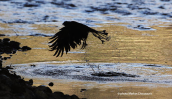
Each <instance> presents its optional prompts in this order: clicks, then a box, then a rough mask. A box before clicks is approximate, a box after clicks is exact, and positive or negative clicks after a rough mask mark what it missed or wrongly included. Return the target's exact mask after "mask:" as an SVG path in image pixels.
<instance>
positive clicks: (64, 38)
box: [49, 21, 110, 57]
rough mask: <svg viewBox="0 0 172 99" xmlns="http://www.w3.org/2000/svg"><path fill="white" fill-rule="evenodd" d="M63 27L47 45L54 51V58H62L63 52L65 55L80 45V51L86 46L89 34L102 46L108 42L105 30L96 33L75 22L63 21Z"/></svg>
mask: <svg viewBox="0 0 172 99" xmlns="http://www.w3.org/2000/svg"><path fill="white" fill-rule="evenodd" d="M63 25H64V27H63V28H61V29H60V31H59V32H57V33H56V34H55V35H54V36H53V37H51V38H50V39H52V40H51V41H50V42H49V43H52V45H50V48H51V50H50V51H54V50H56V52H55V54H54V56H56V57H58V56H59V55H60V54H61V56H63V52H64V50H65V51H66V54H67V52H68V51H70V49H71V47H72V48H73V49H75V48H76V47H77V45H81V43H82V47H81V49H84V48H85V47H86V46H87V43H86V40H87V37H88V33H89V32H91V33H92V34H93V35H94V36H95V37H97V38H98V39H100V40H101V41H102V44H103V43H104V42H105V41H108V40H109V39H110V37H108V33H106V31H105V30H103V31H96V30H95V29H92V28H90V27H88V26H86V25H84V24H81V23H78V22H75V21H65V22H64V23H63Z"/></svg>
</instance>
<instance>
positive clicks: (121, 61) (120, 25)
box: [0, 0, 172, 99]
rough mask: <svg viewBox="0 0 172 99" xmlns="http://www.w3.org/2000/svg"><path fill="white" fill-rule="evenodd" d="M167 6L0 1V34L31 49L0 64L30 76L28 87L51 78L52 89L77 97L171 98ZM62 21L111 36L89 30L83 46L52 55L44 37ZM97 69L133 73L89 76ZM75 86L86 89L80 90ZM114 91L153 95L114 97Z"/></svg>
mask: <svg viewBox="0 0 172 99" xmlns="http://www.w3.org/2000/svg"><path fill="white" fill-rule="evenodd" d="M171 4H172V1H171V0H115V1H114V0H106V1H102V0H94V1H93V0H82V1H81V0H51V1H50V0H0V6H1V9H0V34H5V35H6V36H4V37H0V38H5V37H8V38H10V39H11V40H15V41H18V42H21V46H29V47H31V48H32V50H31V51H27V52H17V53H16V54H15V55H13V56H12V58H11V59H9V60H7V61H4V62H3V65H4V66H6V65H11V66H14V68H15V69H16V70H15V71H16V72H17V74H20V75H22V76H23V77H24V78H25V79H26V80H28V79H31V78H32V79H34V85H41V84H44V85H48V83H49V82H54V84H55V85H54V86H53V87H51V89H53V91H62V92H64V93H66V94H71V95H72V94H76V95H78V96H80V97H81V98H87V99H96V98H97V99H105V98H107V97H108V99H120V98H131V99H133V98H139V99H145V97H147V98H156V99H158V98H159V99H163V98H164V99H169V98H171V97H172V96H171V95H172V94H171V92H172V87H171V84H172V80H171V79H172V78H171V77H172V73H171V71H172V70H171V66H172V52H171V49H172V34H171V33H172V26H171V21H172V20H171V19H172V12H171V10H172V8H171ZM66 20H74V21H78V22H81V23H84V24H86V25H88V26H91V27H93V28H95V29H97V30H106V31H107V32H108V33H109V35H110V36H111V40H110V41H108V42H105V44H101V42H100V41H99V40H98V39H95V38H94V37H93V35H92V34H89V37H88V46H87V47H86V49H84V50H81V49H80V47H78V48H77V49H75V50H71V51H70V52H69V53H68V54H67V55H66V54H64V56H63V57H57V58H56V57H54V56H53V54H54V52H50V51H49V47H48V45H49V44H48V41H49V38H50V36H52V35H53V34H54V33H56V32H57V31H58V30H59V29H60V28H61V27H62V25H61V24H62V23H63V21H66ZM3 56H9V55H6V54H5V55H3ZM31 65H36V67H32V66H31ZM90 66H93V69H92V68H91V67H90ZM97 66H100V69H98V68H97ZM59 69H60V70H61V71H60V72H59ZM69 70H70V71H69ZM99 71H101V72H102V71H103V72H105V71H113V72H124V73H127V74H133V75H138V76H139V77H135V78H133V77H123V76H122V77H119V76H117V77H96V76H92V75H90V74H91V73H94V72H99ZM58 73H61V74H64V75H62V76H59V74H58ZM86 78H87V79H86ZM100 78H101V79H100ZM81 89H87V91H84V92H80V90H81ZM119 92H135V93H137V92H144V93H152V94H153V95H149V96H143V95H136V96H133V95H129V96H125V95H124V96H120V95H118V93H119ZM95 96H96V97H95Z"/></svg>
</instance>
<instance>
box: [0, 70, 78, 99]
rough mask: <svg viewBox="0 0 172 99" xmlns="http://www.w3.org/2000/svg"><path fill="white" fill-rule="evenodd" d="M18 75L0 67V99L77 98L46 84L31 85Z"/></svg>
mask: <svg viewBox="0 0 172 99" xmlns="http://www.w3.org/2000/svg"><path fill="white" fill-rule="evenodd" d="M28 82H31V83H33V80H32V79H31V80H29V81H24V80H23V79H22V78H21V77H20V76H19V75H16V74H10V73H9V71H8V69H7V68H1V69H0V99H79V98H78V97H77V96H76V95H72V96H69V95H64V94H63V93H62V92H54V93H52V90H51V89H50V88H49V87H46V86H43V85H41V86H38V87H35V86H31V84H28Z"/></svg>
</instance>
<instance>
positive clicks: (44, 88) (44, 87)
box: [37, 85, 52, 93]
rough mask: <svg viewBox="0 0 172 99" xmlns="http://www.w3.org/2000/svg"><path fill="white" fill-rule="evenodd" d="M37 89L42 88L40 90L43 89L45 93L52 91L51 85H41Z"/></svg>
mask: <svg viewBox="0 0 172 99" xmlns="http://www.w3.org/2000/svg"><path fill="white" fill-rule="evenodd" d="M37 89H38V90H40V91H43V92H45V93H52V91H51V89H50V88H49V87H46V86H42V85H40V86H38V87H37Z"/></svg>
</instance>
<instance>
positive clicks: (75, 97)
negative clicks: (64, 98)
mask: <svg viewBox="0 0 172 99" xmlns="http://www.w3.org/2000/svg"><path fill="white" fill-rule="evenodd" d="M71 99H79V98H78V96H76V95H72V96H71Z"/></svg>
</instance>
